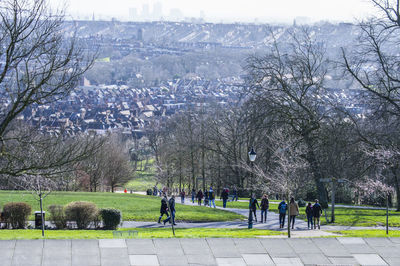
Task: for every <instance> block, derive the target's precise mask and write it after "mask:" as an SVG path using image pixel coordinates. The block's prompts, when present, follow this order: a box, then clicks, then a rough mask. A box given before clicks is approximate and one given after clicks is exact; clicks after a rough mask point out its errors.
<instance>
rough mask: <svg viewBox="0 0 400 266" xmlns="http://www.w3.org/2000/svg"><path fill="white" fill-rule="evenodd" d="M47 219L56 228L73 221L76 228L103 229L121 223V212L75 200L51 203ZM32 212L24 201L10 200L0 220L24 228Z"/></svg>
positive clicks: (14, 226) (112, 227) (65, 226)
mask: <svg viewBox="0 0 400 266" xmlns="http://www.w3.org/2000/svg"><path fill="white" fill-rule="evenodd" d="M48 210H49V213H50V217H49V220H50V221H51V222H52V223H53V224H54V226H55V227H56V228H57V229H65V228H67V227H68V222H74V223H75V224H76V227H77V228H78V229H87V228H89V227H90V226H92V227H94V228H100V224H101V223H102V224H103V229H116V228H117V227H118V225H119V224H120V223H121V212H120V211H119V210H116V209H98V208H97V206H96V205H95V204H94V203H92V202H86V201H75V202H71V203H69V204H67V205H65V206H62V205H51V206H49V208H48ZM31 212H32V208H31V206H29V205H28V204H27V203H25V202H10V203H7V204H5V205H4V208H3V212H2V216H1V219H2V222H5V223H7V224H9V225H11V226H12V228H14V229H17V228H25V225H26V224H27V221H28V217H29V215H30V214H31Z"/></svg>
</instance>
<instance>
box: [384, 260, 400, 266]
mask: <svg viewBox="0 0 400 266" xmlns="http://www.w3.org/2000/svg"><path fill="white" fill-rule="evenodd" d="M384 259H385V261H386V262H387V263H388V264H389V265H391V266H398V265H400V258H384Z"/></svg>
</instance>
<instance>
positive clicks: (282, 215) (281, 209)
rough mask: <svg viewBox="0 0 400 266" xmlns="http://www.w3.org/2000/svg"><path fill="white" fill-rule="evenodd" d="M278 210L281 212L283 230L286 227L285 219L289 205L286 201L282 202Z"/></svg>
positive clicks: (280, 219)
mask: <svg viewBox="0 0 400 266" xmlns="http://www.w3.org/2000/svg"><path fill="white" fill-rule="evenodd" d="M278 210H279V228H283V227H284V226H285V218H286V210H287V204H286V202H285V200H284V199H283V200H282V201H281V203H279V205H278Z"/></svg>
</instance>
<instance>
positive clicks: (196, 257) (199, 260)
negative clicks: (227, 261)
mask: <svg viewBox="0 0 400 266" xmlns="http://www.w3.org/2000/svg"><path fill="white" fill-rule="evenodd" d="M186 258H187V260H188V262H189V265H217V261H216V260H215V258H214V256H213V255H212V254H189V255H186Z"/></svg>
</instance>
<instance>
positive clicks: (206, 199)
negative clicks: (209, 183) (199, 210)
mask: <svg viewBox="0 0 400 266" xmlns="http://www.w3.org/2000/svg"><path fill="white" fill-rule="evenodd" d="M209 194H210V192H208V191H207V190H206V191H204V206H208V202H209V200H210V195H209Z"/></svg>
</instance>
